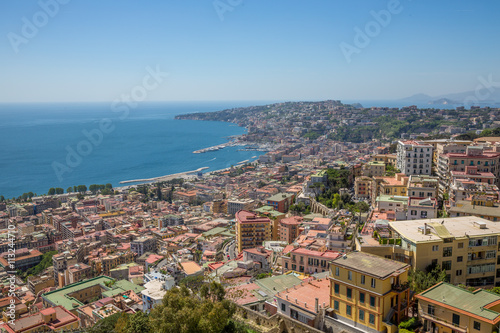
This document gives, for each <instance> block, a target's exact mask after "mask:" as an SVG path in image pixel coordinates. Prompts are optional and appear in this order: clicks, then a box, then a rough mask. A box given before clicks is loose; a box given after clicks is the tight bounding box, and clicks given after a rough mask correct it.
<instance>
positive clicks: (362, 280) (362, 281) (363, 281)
mask: <svg viewBox="0 0 500 333" xmlns="http://www.w3.org/2000/svg"><path fill="white" fill-rule="evenodd" d="M361 284H365V276H364V275H361Z"/></svg>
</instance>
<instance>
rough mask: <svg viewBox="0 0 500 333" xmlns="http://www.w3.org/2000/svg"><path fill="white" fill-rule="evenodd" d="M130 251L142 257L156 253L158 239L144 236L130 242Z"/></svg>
mask: <svg viewBox="0 0 500 333" xmlns="http://www.w3.org/2000/svg"><path fill="white" fill-rule="evenodd" d="M130 251H132V252H134V253H136V254H137V256H139V257H140V256H142V255H143V254H144V253H146V252H155V251H156V238H155V237H154V236H144V237H139V238H136V239H134V240H133V241H132V242H130Z"/></svg>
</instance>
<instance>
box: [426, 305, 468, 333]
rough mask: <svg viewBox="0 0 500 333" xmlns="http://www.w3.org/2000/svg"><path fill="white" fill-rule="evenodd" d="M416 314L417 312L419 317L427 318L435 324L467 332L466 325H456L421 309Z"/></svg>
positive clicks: (462, 332) (463, 332)
mask: <svg viewBox="0 0 500 333" xmlns="http://www.w3.org/2000/svg"><path fill="white" fill-rule="evenodd" d="M418 314H419V316H420V317H421V318H424V319H426V320H429V321H431V322H433V323H435V324H439V325H443V326H446V327H448V328H450V329H451V330H452V331H456V332H461V333H467V327H466V326H461V325H456V324H454V323H451V322H448V321H447V320H446V319H441V318H438V317H436V316H434V315H431V314H428V313H426V312H423V311H421V310H420V311H418ZM428 326H429V325H428ZM428 328H429V327H428ZM427 332H430V330H429V331H427Z"/></svg>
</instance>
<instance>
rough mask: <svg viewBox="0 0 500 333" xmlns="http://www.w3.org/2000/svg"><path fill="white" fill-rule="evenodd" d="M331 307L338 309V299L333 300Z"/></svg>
mask: <svg viewBox="0 0 500 333" xmlns="http://www.w3.org/2000/svg"><path fill="white" fill-rule="evenodd" d="M333 309H334V310H335V311H339V301H333Z"/></svg>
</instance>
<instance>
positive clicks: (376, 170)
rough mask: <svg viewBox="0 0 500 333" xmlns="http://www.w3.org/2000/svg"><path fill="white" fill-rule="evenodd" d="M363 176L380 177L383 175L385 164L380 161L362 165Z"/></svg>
mask: <svg viewBox="0 0 500 333" xmlns="http://www.w3.org/2000/svg"><path fill="white" fill-rule="evenodd" d="M362 174H363V176H366V177H382V176H383V175H385V163H384V162H380V161H372V162H368V163H366V164H365V165H363V169H362Z"/></svg>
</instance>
